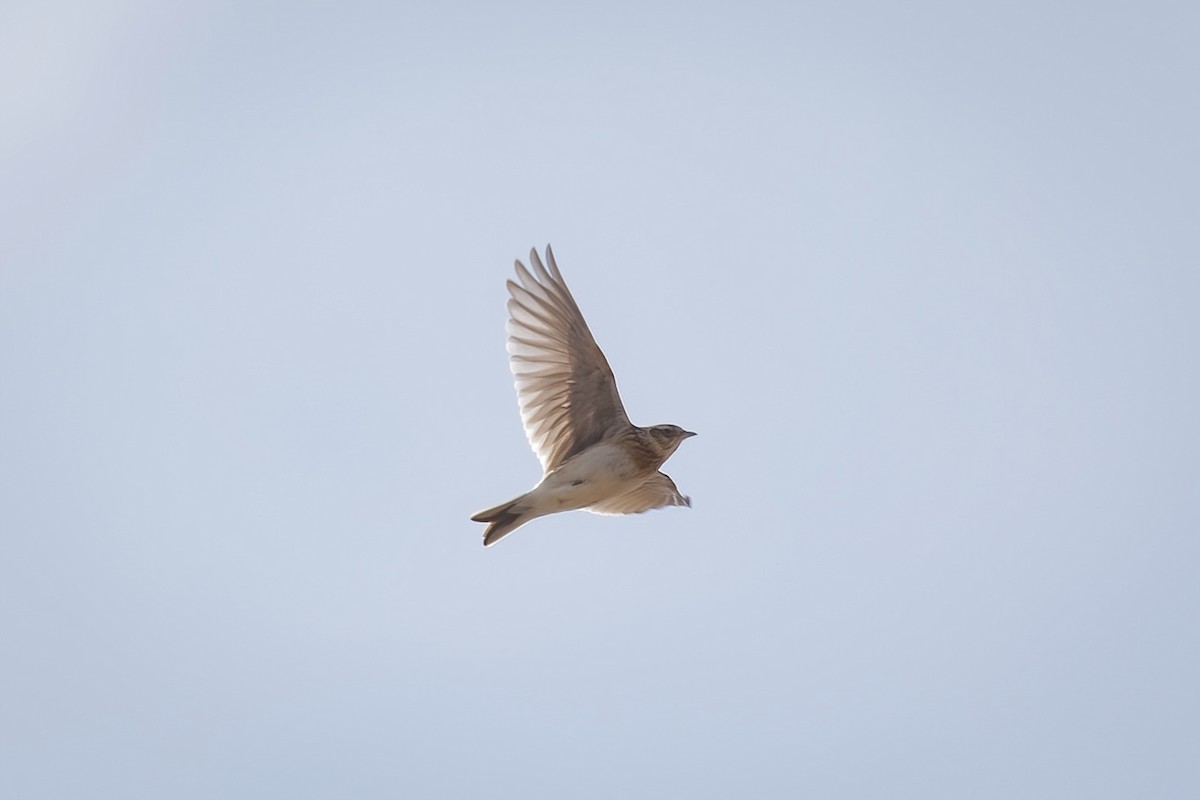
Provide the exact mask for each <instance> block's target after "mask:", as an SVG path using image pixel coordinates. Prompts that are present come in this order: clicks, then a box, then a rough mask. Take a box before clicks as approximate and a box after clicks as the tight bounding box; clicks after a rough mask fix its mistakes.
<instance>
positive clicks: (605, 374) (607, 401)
mask: <svg viewBox="0 0 1200 800" xmlns="http://www.w3.org/2000/svg"><path fill="white" fill-rule="evenodd" d="M529 261H530V264H531V265H532V266H533V273H532V274H531V273H530V271H529V270H527V269H525V265H524V264H522V263H521V262H520V261H518V262H516V266H517V276H518V277H519V278H520V279H521V282H520V283H519V284H518V283H516V282H515V281H509V282H508V293H509V294H510V295H512V298H511V299H510V300H509V301H508V316H509V318H508V353H509V366H510V367H511V368H512V371H513V376H514V377H515V379H516V386H517V401H518V402H519V403H520V405H521V421H522V422H523V423H524V424H525V435H526V436H527V437H529V444H530V446H532V447H533V452H535V453H537V457H538V459H539V460H540V461H541V462H542V470H543V471H545V472H549V471H550V470H552V469H554V468H555V467H557V466H558V465H560V464H562V463H563V462H564V461H566V460H567V459H568V458H570V457H571V456H573V455H575V454H576V453H579V452H580V451H582V450H585V449H586V448H588V447H590V446H591V445H593V444H595V443H596V442H598V441H600V439H602V438H604V436H605V434H606V433H608V432H609V431H610V430H614V429H619V428H621V427H622V426H626V425H629V417H628V416H626V414H625V408H624V406H622V405H621V397H620V395H618V394H617V382H616V380H615V379H614V378H613V373H612V369H611V368H609V366H608V361H607V360H606V359H605V358H604V353H602V352H600V348H599V347H598V346H597V345H596V340H595V339H593V338H592V332H591V331H589V330H588V326H587V323H586V322H584V321H583V314H581V313H580V312H579V306H577V305H575V298H573V297H571V292H570V291H569V290H568V289H567V284H566V283H565V282H564V281H563V278H562V274H561V273H559V271H558V265H557V264H555V263H554V253H553V252H551V250H550V248H549V247H547V248H546V263H547V264H548V265H549V269H547V268H546V266H544V265H543V264H542V261H541V259H540V258H538V254H537V251H536V250H531V251H530V252H529Z"/></svg>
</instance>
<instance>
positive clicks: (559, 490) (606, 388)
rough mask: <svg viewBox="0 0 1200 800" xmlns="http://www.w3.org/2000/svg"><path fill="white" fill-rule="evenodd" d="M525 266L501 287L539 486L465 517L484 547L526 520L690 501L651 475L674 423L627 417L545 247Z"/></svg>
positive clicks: (676, 440)
mask: <svg viewBox="0 0 1200 800" xmlns="http://www.w3.org/2000/svg"><path fill="white" fill-rule="evenodd" d="M529 263H530V267H531V269H527V268H526V267H525V265H524V264H522V263H521V262H520V261H519V260H518V261H517V262H516V271H517V278H518V279H519V281H520V282H519V283H518V282H517V281H513V280H511V279H510V280H509V281H508V282H507V287H508V293H509V300H508V325H507V332H508V354H509V367H510V368H511V369H512V373H513V378H514V383H515V384H516V389H517V401H518V403H519V405H520V407H521V421H522V423H523V425H524V428H525V435H526V437H527V438H528V439H529V444H530V446H531V447H532V448H533V451H534V453H535V454H536V455H537V457H538V460H539V461H540V462H541V465H542V472H543V475H542V479H541V481H540V482H539V483H538V484H537V485H536V486H534V487H533V488H532V489H530V490H529V491H528V492H526V493H525V494H523V495H520V496H519V497H515V498H513V499H512V500H509V501H508V502H505V503H501V504H500V505H498V506H494V507H493V508H489V509H486V510H484V511H480V512H479V513H477V514H475V515H474V516H472V517H471V520H472V521H474V522H484V523H487V528H485V529H484V532H483V544H484V547H487V546H489V545H493V544H495V543H496V542H498V541H500V540H501V539H503V538H504V537H505V536H507V535H509V534H510V533H512V532H513V531H515V530H516V529H517V528H520V527H521V526H522V525H524V524H525V523H527V522H529V521H530V520H533V519H536V518H538V517H543V516H546V515H547V514H555V513H558V512H560V511H572V510H577V509H584V510H587V511H591V512H593V513H596V514H640V513H641V512H643V511H649V510H650V509H652V508H662V507H664V506H688V507H690V506H691V505H692V500H691V498H690V497H686V496H684V495H683V494H681V493H680V491H679V489H678V488H677V487H676V486H675V482H674V481H673V480H671V479H670V478H669V477H668V476H667V475H665V474H664V473H663V472H661V471H660V470H659V467H661V466H662V464H663V462H664V461H666V460H667V459H668V458H669V457H670V456H671V454H672V453H674V452H675V450H676V448H678V447H679V445H680V443H682V442H683V440H684V439H687V438H689V437H692V436H695V435H696V434H695V433H693V432H692V431H687V430H684V429H683V428H681V427H679V426H678V425H652V426H650V427H648V428H640V427H638V426H636V425H634V424H633V423H631V422H630V421H629V416H628V415H627V414H626V413H625V407H624V406H623V405H622V404H621V397H620V395H619V394H617V382H616V379H615V378H614V377H613V371H612V368H611V367H609V365H608V360H607V359H606V358H605V357H604V353H603V352H601V350H600V347H599V346H598V345H597V344H596V340H595V339H594V338H593V337H592V332H591V331H590V330H589V329H588V326H587V322H585V321H584V319H583V314H582V313H581V312H580V310H579V306H578V305H576V303H575V298H574V297H572V295H571V290H570V289H568V288H567V284H566V281H564V280H563V277H562V273H561V272H559V270H558V264H557V263H556V262H555V260H554V251H553V250H551V249H550V246H549V245H547V246H546V261H545V263H543V262H542V260H541V259H540V258H539V257H538V253H537V250H536V249H533V250H530V252H529Z"/></svg>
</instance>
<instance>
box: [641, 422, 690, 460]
mask: <svg viewBox="0 0 1200 800" xmlns="http://www.w3.org/2000/svg"><path fill="white" fill-rule="evenodd" d="M648 430H649V431H650V436H651V437H652V438H653V439H654V443H655V444H657V445H658V446H659V447H660V448H661V449H662V453H663V458H664V459H665V458H667V457H668V456H670V455H671V453H674V452H675V449H676V448H677V447H679V443H680V442H682V441H683V440H684V439H687V438H688V437H689V436H695V435H696V434H694V433H692V432H691V431H685V430H684V429H683V428H681V427H679V426H678V425H655V426H653V427H651V428H648Z"/></svg>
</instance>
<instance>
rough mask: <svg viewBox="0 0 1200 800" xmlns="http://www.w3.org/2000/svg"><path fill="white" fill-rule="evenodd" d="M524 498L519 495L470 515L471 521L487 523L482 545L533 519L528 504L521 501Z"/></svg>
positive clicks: (500, 537) (491, 542)
mask: <svg viewBox="0 0 1200 800" xmlns="http://www.w3.org/2000/svg"><path fill="white" fill-rule="evenodd" d="M524 499H525V498H524V496H521V497H518V498H517V499H516V500H509V501H508V502H507V503H501V504H500V505H498V506H496V507H495V508H489V509H487V510H486V511H480V512H479V513H478V514H476V515H475V516H473V517H471V520H472V521H473V522H487V523H489V524H488V526H487V528H486V529H485V530H484V531H483V546H484V547H487V546H488V545H491V544H495V543H496V542H498V541H500V540H501V539H503V538H504V537H505V536H508V535H509V534H510V533H512V532H513V531H515V530H516V529H517V528H519V527H521V526H522V525H524V524H525V523H526V522H529V520H531V519H533V517H534V515H533V514H530V513H529V511H530V508H529V506H528V505H527V504H523V503H522V502H521V501H522V500H524Z"/></svg>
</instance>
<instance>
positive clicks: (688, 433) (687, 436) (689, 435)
mask: <svg viewBox="0 0 1200 800" xmlns="http://www.w3.org/2000/svg"><path fill="white" fill-rule="evenodd" d="M695 435H696V434H695V433H693V432H692V431H684V432H683V438H685V439H690V438H692V437H693V436H695Z"/></svg>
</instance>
